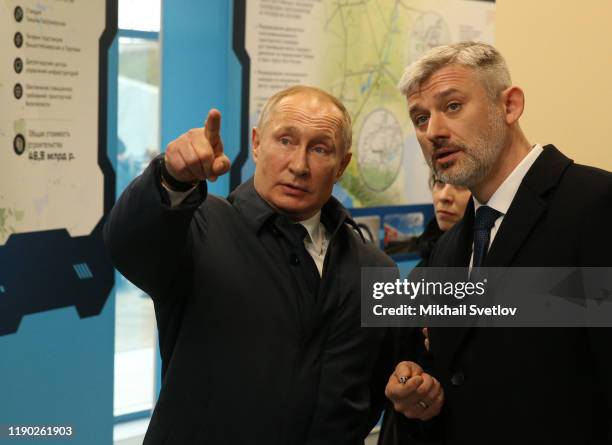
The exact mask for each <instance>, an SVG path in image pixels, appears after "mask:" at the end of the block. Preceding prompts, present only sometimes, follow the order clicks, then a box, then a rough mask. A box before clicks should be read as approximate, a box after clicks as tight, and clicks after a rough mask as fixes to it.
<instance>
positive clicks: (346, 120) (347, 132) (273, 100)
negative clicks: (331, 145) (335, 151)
mask: <svg viewBox="0 0 612 445" xmlns="http://www.w3.org/2000/svg"><path fill="white" fill-rule="evenodd" d="M300 93H307V94H313V95H317V96H319V97H322V98H324V99H327V100H328V101H329V102H331V103H332V104H333V105H335V107H336V108H338V111H340V113H342V129H341V130H342V133H341V137H342V144H343V149H344V153H348V152H349V151H350V150H351V145H352V144H353V126H352V122H351V115H350V114H349V112H348V110H347V109H346V107H345V106H344V104H343V103H342V102H340V100H339V99H338V98H336V97H335V96H332V95H331V94H329V93H328V92H327V91H324V90H322V89H320V88H316V87H312V86H308V85H294V86H291V87H289V88H285V89H284V90H281V91H279V92H277V93H275V94H274V95H272V96H270V98H269V99H268V100H267V101H266V103H265V105H264V106H263V109H262V110H261V113H260V114H259V121H258V123H257V128H259V129H260V130H263V128H264V126H265V125H266V123H267V122H268V119H269V117H270V113H271V112H272V111H273V110H274V107H275V106H276V105H277V104H278V103H279V102H280V101H281V99H283V98H285V97H287V96H293V95H295V94H300Z"/></svg>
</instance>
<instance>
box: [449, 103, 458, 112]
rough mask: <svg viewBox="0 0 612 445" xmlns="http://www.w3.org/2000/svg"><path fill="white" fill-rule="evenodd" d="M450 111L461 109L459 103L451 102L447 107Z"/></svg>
mask: <svg viewBox="0 0 612 445" xmlns="http://www.w3.org/2000/svg"><path fill="white" fill-rule="evenodd" d="M447 108H448V109H449V110H450V111H459V110H460V109H461V104H460V103H458V102H451V103H450V104H448V107H447Z"/></svg>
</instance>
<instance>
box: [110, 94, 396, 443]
mask: <svg viewBox="0 0 612 445" xmlns="http://www.w3.org/2000/svg"><path fill="white" fill-rule="evenodd" d="M219 127H220V114H219V112H218V111H216V110H212V111H211V112H210V113H209V116H208V119H207V122H206V125H205V128H199V129H193V130H191V131H189V132H188V133H186V134H184V135H182V136H181V137H180V138H178V139H177V140H175V141H173V142H171V143H170V144H169V145H168V147H167V150H166V153H165V156H163V157H159V158H158V159H156V160H155V161H154V162H153V163H152V164H151V165H150V166H149V167H148V168H147V170H146V171H145V172H144V173H143V175H142V176H140V177H139V178H137V179H136V180H135V181H134V182H133V183H132V184H131V185H130V186H129V187H128V188H127V190H126V191H125V193H124V194H123V195H122V197H121V198H120V200H119V201H118V203H117V205H116V206H115V208H114V209H113V211H112V213H111V216H110V219H109V221H108V224H107V226H106V241H107V244H108V249H109V252H110V255H111V257H112V259H113V261H114V263H115V265H116V266H117V268H118V269H119V270H120V271H121V272H122V273H123V274H124V275H125V276H126V277H127V278H128V279H130V280H131V281H132V282H134V283H135V284H136V285H138V286H139V287H140V288H142V289H143V290H144V291H146V292H147V293H148V294H149V295H150V296H151V298H152V299H153V302H154V305H155V311H156V317H157V323H158V328H159V337H160V349H161V356H162V373H163V379H162V388H161V393H160V396H159V400H158V402H157V405H156V407H155V411H154V414H153V417H152V419H151V423H150V426H149V430H148V431H147V435H146V438H145V441H144V443H145V444H207V445H214V444H219V445H232V444H245V445H246V444H249V445H250V444H266V445H267V444H286V445H297V444H313V445H314V444H321V445H322V444H330V445H332V444H333V445H341V444H346V445H356V444H361V443H363V440H364V437H365V436H366V435H367V434H368V432H369V430H370V429H371V427H372V426H373V425H374V424H375V422H376V420H378V417H379V415H380V409H381V405H382V404H383V400H384V386H385V383H386V381H387V378H388V376H389V374H390V371H391V370H392V363H390V362H389V354H388V353H387V351H386V347H387V343H386V342H387V331H386V330H383V329H373V328H370V329H368V328H361V327H360V271H361V268H362V267H364V266H386V267H394V263H393V262H392V261H391V259H390V258H389V257H387V256H386V255H384V254H383V253H382V252H381V251H379V250H378V249H377V248H376V247H375V246H373V245H371V244H367V243H366V242H365V241H364V240H363V238H362V237H361V236H360V234H359V232H358V231H357V230H356V224H355V223H354V222H353V220H352V219H351V218H350V216H349V214H348V213H347V211H346V209H344V208H343V207H342V205H341V204H340V203H339V202H338V201H336V200H335V199H334V198H333V197H331V192H332V187H333V185H334V183H335V182H336V181H337V180H338V179H339V178H340V176H341V175H342V173H343V171H344V169H345V168H346V166H347V165H348V163H349V160H350V158H351V152H350V146H351V125H350V117H349V115H348V113H347V111H346V109H345V108H344V106H343V105H342V104H341V103H340V102H339V101H338V100H337V99H335V98H333V97H332V96H330V95H328V94H327V93H325V92H323V91H321V90H318V89H315V88H310V87H293V88H290V89H287V90H284V91H281V92H280V93H278V94H276V95H275V96H273V97H272V98H270V100H269V101H268V103H267V105H266V106H265V107H264V109H263V111H262V113H261V118H260V122H259V125H258V127H257V128H255V129H253V135H252V141H253V158H254V161H255V164H256V170H255V175H254V177H253V178H252V179H250V180H248V181H247V182H245V183H244V184H242V185H240V186H239V187H238V188H237V189H236V190H235V191H234V192H233V193H232V194H231V195H230V196H229V197H228V198H227V199H222V198H219V197H216V196H211V195H207V188H206V181H205V180H206V179H208V180H214V179H216V177H217V176H219V175H222V174H224V173H226V172H227V171H228V169H229V160H228V159H227V157H226V156H225V155H224V154H223V145H222V142H221V139H220V137H219Z"/></svg>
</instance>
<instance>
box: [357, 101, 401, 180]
mask: <svg viewBox="0 0 612 445" xmlns="http://www.w3.org/2000/svg"><path fill="white" fill-rule="evenodd" d="M358 144H359V149H358V150H359V151H358V153H357V166H358V167H359V174H360V175H361V178H362V179H363V182H364V183H365V185H366V186H367V187H368V188H369V189H371V190H374V191H377V192H382V191H384V190H386V189H388V188H389V187H390V186H391V184H393V181H395V178H396V177H397V174H398V173H399V169H400V167H401V165H402V156H403V153H404V139H403V136H402V128H401V127H400V125H399V123H398V121H397V119H396V118H395V116H394V115H393V113H391V112H390V111H388V110H385V109H384V108H378V109H376V110H374V111H372V112H371V113H370V114H368V115H367V116H366V117H365V119H364V120H363V124H362V125H361V131H360V132H359V141H358Z"/></svg>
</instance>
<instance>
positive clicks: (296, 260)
mask: <svg viewBox="0 0 612 445" xmlns="http://www.w3.org/2000/svg"><path fill="white" fill-rule="evenodd" d="M289 263H291V264H293V265H294V266H297V265H298V264H300V259H299V258H298V256H297V255H296V254H295V253H292V254H291V256H290V257H289Z"/></svg>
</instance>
